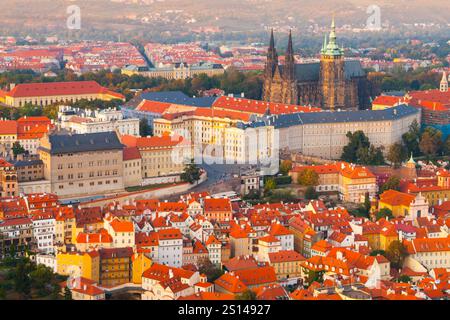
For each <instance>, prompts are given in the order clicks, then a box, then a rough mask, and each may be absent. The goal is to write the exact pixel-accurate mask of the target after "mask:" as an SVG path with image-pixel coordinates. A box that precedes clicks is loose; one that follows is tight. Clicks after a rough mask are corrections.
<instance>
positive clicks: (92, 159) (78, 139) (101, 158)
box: [39, 132, 124, 198]
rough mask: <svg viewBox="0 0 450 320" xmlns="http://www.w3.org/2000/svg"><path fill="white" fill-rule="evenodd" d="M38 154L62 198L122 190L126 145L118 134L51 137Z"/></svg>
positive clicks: (105, 133)
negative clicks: (124, 148) (124, 149)
mask: <svg viewBox="0 0 450 320" xmlns="http://www.w3.org/2000/svg"><path fill="white" fill-rule="evenodd" d="M39 155H40V158H41V160H42V161H43V163H44V177H45V179H46V180H49V181H50V183H51V191H52V193H55V194H57V195H58V196H59V197H60V198H72V197H78V198H79V197H82V196H92V195H95V194H109V193H117V192H121V191H123V187H124V185H123V145H122V144H121V143H120V141H119V138H118V137H117V134H116V133H115V132H101V133H89V134H74V135H48V136H46V137H45V138H43V139H42V141H41V146H40V147H39Z"/></svg>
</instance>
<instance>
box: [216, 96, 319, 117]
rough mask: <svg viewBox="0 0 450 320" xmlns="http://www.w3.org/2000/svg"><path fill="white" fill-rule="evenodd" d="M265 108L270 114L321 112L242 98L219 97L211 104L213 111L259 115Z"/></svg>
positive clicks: (308, 108)
mask: <svg viewBox="0 0 450 320" xmlns="http://www.w3.org/2000/svg"><path fill="white" fill-rule="evenodd" d="M267 108H269V110H270V113H271V114H286V113H297V112H321V111H322V109H320V108H314V107H307V106H300V105H290V104H283V103H276V102H266V101H261V100H251V99H244V98H232V97H227V96H222V97H219V98H218V99H216V101H214V103H213V109H225V110H234V111H240V112H246V113H249V114H259V115H262V114H264V113H265V112H266V110H267Z"/></svg>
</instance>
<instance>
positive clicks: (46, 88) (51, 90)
mask: <svg viewBox="0 0 450 320" xmlns="http://www.w3.org/2000/svg"><path fill="white" fill-rule="evenodd" d="M100 93H106V94H111V95H114V96H115V97H117V98H118V99H122V100H124V99H125V97H124V96H123V95H121V94H119V93H116V92H112V91H110V90H108V89H107V88H104V87H102V86H101V85H99V84H98V83H97V82H95V81H71V82H70V81H69V82H48V83H47V82H45V83H22V84H18V85H16V86H15V87H14V89H12V90H11V91H10V92H8V94H7V96H9V97H14V98H20V97H40V96H61V95H80V94H100Z"/></svg>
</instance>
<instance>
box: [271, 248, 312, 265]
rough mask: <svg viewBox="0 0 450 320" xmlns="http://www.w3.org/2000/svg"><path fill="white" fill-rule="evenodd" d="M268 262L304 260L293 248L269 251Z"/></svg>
mask: <svg viewBox="0 0 450 320" xmlns="http://www.w3.org/2000/svg"><path fill="white" fill-rule="evenodd" d="M269 260H270V263H280V262H292V261H304V260H306V259H305V257H303V256H302V255H301V254H300V253H298V252H296V251H294V250H281V251H278V252H270V253H269Z"/></svg>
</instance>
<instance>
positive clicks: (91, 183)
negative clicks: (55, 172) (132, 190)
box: [58, 180, 119, 190]
mask: <svg viewBox="0 0 450 320" xmlns="http://www.w3.org/2000/svg"><path fill="white" fill-rule="evenodd" d="M118 182H119V181H117V180H113V181H112V183H113V184H117V183H118ZM105 184H111V181H110V180H106V181H105ZM73 185H74V183H73V182H69V186H73ZM97 185H99V186H101V185H103V181H98V182H97ZM89 186H91V187H93V186H95V182H93V181H92V182H89ZM78 187H80V188H82V187H84V183H83V182H81V183H79V184H78ZM58 189H60V190H62V189H64V185H63V184H61V185H59V186H58Z"/></svg>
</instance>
